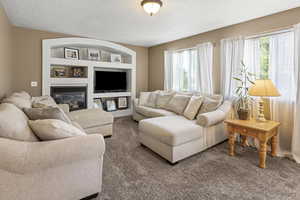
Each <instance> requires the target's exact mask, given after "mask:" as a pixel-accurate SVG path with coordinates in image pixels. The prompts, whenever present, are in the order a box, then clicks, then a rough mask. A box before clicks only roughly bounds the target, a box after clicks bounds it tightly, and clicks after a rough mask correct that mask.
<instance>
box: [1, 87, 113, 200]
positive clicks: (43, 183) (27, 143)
mask: <svg viewBox="0 0 300 200" xmlns="http://www.w3.org/2000/svg"><path fill="white" fill-rule="evenodd" d="M33 103H36V105H38V104H48V105H49V104H53V100H52V99H51V98H49V97H37V98H31V97H30V96H29V95H28V94H26V93H24V92H23V93H15V94H13V95H12V96H10V97H8V98H6V99H4V100H3V102H2V103H1V104H0V158H1V162H0V180H1V181H0V199H5V200H20V199H22V200H62V199H63V200H79V199H82V198H86V197H89V196H91V195H92V196H94V197H95V196H96V195H97V194H98V193H99V192H100V191H101V185H102V163H103V155H104V152H105V142H104V139H103V135H102V134H101V133H104V135H111V131H112V130H111V127H112V121H113V118H112V116H111V115H110V114H109V113H106V112H103V111H99V110H85V111H77V112H76V113H72V112H71V113H68V106H66V105H63V106H62V108H63V110H64V111H65V112H67V114H68V115H69V116H70V118H71V119H72V120H75V122H74V121H73V123H75V124H76V126H77V127H80V125H78V124H82V125H84V126H83V128H84V129H85V130H86V132H87V133H90V134H87V135H83V136H76V137H70V138H65V139H59V140H51V141H39V139H38V138H37V137H36V135H35V134H34V133H33V131H32V129H31V128H30V127H29V123H28V120H29V118H28V117H27V115H26V114H25V113H24V112H23V109H25V108H26V107H27V108H28V107H31V105H32V104H33ZM89 113H91V115H89ZM87 116H89V117H87ZM92 117H94V118H96V119H91V118H92ZM97 120H98V121H101V122H102V124H103V126H99V123H97V124H95V123H92V122H95V121H97ZM85 123H87V124H85ZM95 127H98V128H95ZM93 128H95V129H93ZM92 133H98V134H92Z"/></svg>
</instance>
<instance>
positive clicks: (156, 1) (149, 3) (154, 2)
mask: <svg viewBox="0 0 300 200" xmlns="http://www.w3.org/2000/svg"><path fill="white" fill-rule="evenodd" d="M141 5H142V7H143V8H144V10H145V11H146V13H148V14H149V15H150V16H152V15H154V14H156V13H157V12H158V11H159V9H160V7H162V5H163V3H162V1H161V0H143V1H142V2H141Z"/></svg>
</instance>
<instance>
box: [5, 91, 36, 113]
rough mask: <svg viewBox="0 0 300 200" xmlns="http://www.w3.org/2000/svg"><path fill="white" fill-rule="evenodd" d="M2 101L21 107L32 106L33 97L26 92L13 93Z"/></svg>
mask: <svg viewBox="0 0 300 200" xmlns="http://www.w3.org/2000/svg"><path fill="white" fill-rule="evenodd" d="M2 103H11V104H14V105H15V106H17V107H18V108H20V109H23V108H31V97H30V95H29V94H28V93H26V92H19V93H17V92H16V93H13V94H12V95H10V96H9V97H7V98H4V99H3V100H2Z"/></svg>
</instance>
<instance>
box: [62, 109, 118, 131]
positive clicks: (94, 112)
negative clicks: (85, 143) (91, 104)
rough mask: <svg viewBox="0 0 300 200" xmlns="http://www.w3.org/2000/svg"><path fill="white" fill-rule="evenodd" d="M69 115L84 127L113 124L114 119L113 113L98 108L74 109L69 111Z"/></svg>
mask: <svg viewBox="0 0 300 200" xmlns="http://www.w3.org/2000/svg"><path fill="white" fill-rule="evenodd" d="M68 116H69V117H70V119H71V120H72V121H75V122H77V123H78V124H79V125H80V126H81V127H82V128H83V129H87V128H92V127H97V126H102V125H106V124H112V123H113V120H114V118H113V116H112V114H111V113H108V112H105V111H103V110H100V109H97V108H95V109H86V110H77V111H73V112H70V113H68Z"/></svg>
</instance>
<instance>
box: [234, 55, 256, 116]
mask: <svg viewBox="0 0 300 200" xmlns="http://www.w3.org/2000/svg"><path fill="white" fill-rule="evenodd" d="M238 74H239V77H233V79H234V80H236V81H238V87H237V88H236V89H235V94H236V95H237V96H238V98H237V99H236V100H235V110H236V112H237V114H238V118H239V119H241V120H248V119H249V118H250V105H251V103H252V101H253V99H252V98H251V97H250V96H249V94H248V90H249V86H251V85H253V84H254V82H253V80H252V78H253V77H254V78H255V74H252V73H250V72H249V71H248V68H247V67H246V66H245V64H244V62H243V61H242V62H241V68H240V70H239V72H238Z"/></svg>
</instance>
